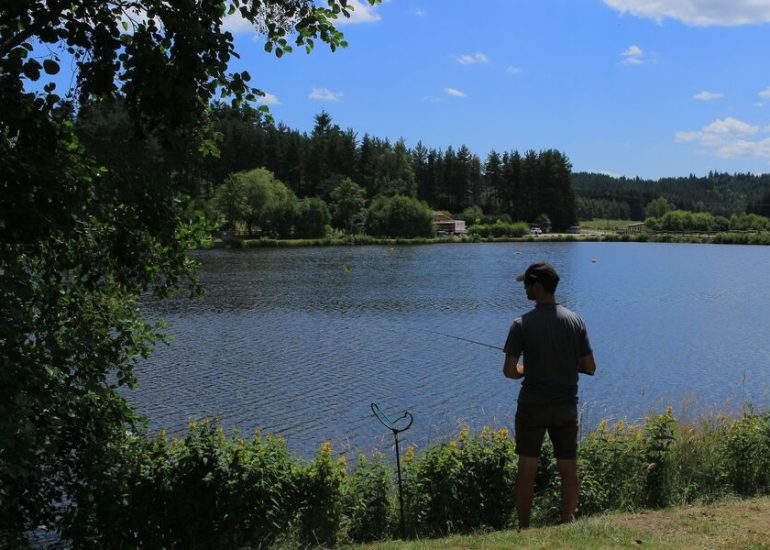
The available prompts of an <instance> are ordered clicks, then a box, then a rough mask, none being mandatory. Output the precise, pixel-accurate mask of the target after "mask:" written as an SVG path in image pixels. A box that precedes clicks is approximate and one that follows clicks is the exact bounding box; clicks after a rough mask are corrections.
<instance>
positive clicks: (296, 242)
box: [209, 231, 770, 249]
mask: <svg viewBox="0 0 770 550" xmlns="http://www.w3.org/2000/svg"><path fill="white" fill-rule="evenodd" d="M506 242H511V243H542V242H638V243H670V244H741V245H760V246H761V245H770V232H757V231H751V232H719V233H705V232H692V233H684V232H680V233H676V232H639V233H622V232H604V233H598V232H592V233H585V234H571V233H544V234H541V235H537V236H535V235H526V236H523V237H483V238H482V237H478V236H467V235H462V236H447V237H414V238H404V237H401V238H386V237H372V236H369V235H350V236H346V237H324V238H320V239H269V238H259V239H248V238H245V239H240V238H237V237H230V238H228V239H226V240H223V239H214V241H213V242H212V244H211V246H210V247H209V248H217V249H222V248H231V249H241V248H298V247H319V246H367V245H380V246H396V245H407V246H409V245H412V246H414V245H426V244H468V243H470V244H478V243H506Z"/></svg>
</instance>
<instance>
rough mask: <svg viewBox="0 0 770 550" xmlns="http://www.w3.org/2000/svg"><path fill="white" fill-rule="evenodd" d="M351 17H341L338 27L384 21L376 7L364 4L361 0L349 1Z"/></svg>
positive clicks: (338, 20)
mask: <svg viewBox="0 0 770 550" xmlns="http://www.w3.org/2000/svg"><path fill="white" fill-rule="evenodd" d="M348 8H349V9H350V17H345V16H340V17H339V19H337V20H336V21H335V24H336V25H355V24H357V23H374V22H376V21H379V20H380V19H382V18H381V17H380V14H379V13H377V10H376V8H375V7H374V6H370V5H369V4H366V3H362V2H361V0H349V1H348Z"/></svg>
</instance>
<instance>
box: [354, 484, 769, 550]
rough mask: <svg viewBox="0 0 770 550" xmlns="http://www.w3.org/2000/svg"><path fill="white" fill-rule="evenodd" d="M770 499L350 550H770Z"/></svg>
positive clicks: (729, 500) (360, 547)
mask: <svg viewBox="0 0 770 550" xmlns="http://www.w3.org/2000/svg"><path fill="white" fill-rule="evenodd" d="M768 517H770V497H760V498H754V499H747V500H739V499H728V500H724V501H721V502H717V503H714V504H710V505H703V506H686V507H677V508H667V509H664V510H658V511H648V512H642V513H636V514H606V515H601V516H594V517H590V518H586V519H582V520H579V521H577V522H575V523H573V524H571V525H563V526H553V527H540V528H534V529H529V530H526V531H521V532H519V531H513V530H508V531H497V532H494V533H479V534H473V535H462V536H452V537H445V538H440V539H433V540H419V541H406V542H402V541H390V542H385V543H377V544H371V545H364V546H355V547H348V548H357V549H382V550H439V549H441V550H444V549H449V550H451V549H457V550H460V549H478V550H482V549H484V550H487V549H490V550H496V549H507V548H516V549H560V548H564V549H567V548H569V549H575V548H591V549H594V548H595V549H604V548H606V549H616V548H648V549H652V550H664V549H665V550H669V549H671V548H677V549H684V550H690V549H692V550H695V549H702V548H725V549H727V548H730V549H732V548H745V549H752V550H770V521H768Z"/></svg>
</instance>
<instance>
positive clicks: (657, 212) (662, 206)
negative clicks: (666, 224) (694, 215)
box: [644, 196, 676, 218]
mask: <svg viewBox="0 0 770 550" xmlns="http://www.w3.org/2000/svg"><path fill="white" fill-rule="evenodd" d="M672 210H676V206H674V205H673V204H671V203H670V202H668V199H667V198H666V197H663V196H661V197H658V198H657V199H655V200H652V201H650V202H648V203H647V206H645V207H644V211H645V214H646V215H647V216H650V217H654V218H660V217H661V216H663V215H664V214H666V213H667V212H671V211H672Z"/></svg>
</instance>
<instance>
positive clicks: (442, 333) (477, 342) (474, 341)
mask: <svg viewBox="0 0 770 550" xmlns="http://www.w3.org/2000/svg"><path fill="white" fill-rule="evenodd" d="M412 328H414V329H416V330H419V331H422V332H427V333H429V334H435V335H437V336H444V337H446V338H454V339H455V340H462V341H463V342H470V343H471V344H476V345H479V346H484V347H485V348H490V349H496V350H498V351H505V350H504V349H503V348H501V347H500V346H493V345H492V344H487V343H485V342H479V341H478V340H471V339H470V338H463V337H462V336H455V335H454V334H447V333H445V332H436V331H435V330H428V329H426V328H419V327H412Z"/></svg>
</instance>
